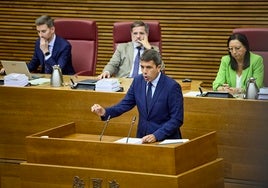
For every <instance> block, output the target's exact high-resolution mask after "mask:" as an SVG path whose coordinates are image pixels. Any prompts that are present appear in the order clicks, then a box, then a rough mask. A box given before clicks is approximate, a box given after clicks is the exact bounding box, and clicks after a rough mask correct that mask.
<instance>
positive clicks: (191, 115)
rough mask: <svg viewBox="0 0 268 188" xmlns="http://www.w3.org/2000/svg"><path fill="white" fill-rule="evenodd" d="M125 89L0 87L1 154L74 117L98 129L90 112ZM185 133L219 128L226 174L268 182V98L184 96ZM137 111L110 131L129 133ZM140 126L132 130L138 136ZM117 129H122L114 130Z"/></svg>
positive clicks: (20, 153) (15, 155) (17, 153)
mask: <svg viewBox="0 0 268 188" xmlns="http://www.w3.org/2000/svg"><path fill="white" fill-rule="evenodd" d="M123 96H124V93H109V94H107V93H101V92H91V91H82V90H70V89H68V88H67V89H62V88H60V89H57V88H53V89H51V88H49V87H48V88H46V89H42V88H40V87H36V88H33V87H31V88H16V87H3V86H0V105H1V108H0V114H1V123H0V129H1V132H0V158H10V159H22V160H24V159H25V158H26V154H25V144H24V141H25V137H26V136H28V135H31V134H34V133H37V132H40V131H42V130H46V129H49V128H52V127H56V126H58V125H61V124H64V123H69V122H75V123H76V124H77V125H79V127H80V129H81V131H83V130H82V129H84V131H86V130H87V129H90V130H91V131H92V133H95V134H98V133H100V132H101V130H102V128H103V122H101V121H100V119H99V118H98V117H97V116H96V115H95V114H93V113H91V112H90V106H91V105H92V104H93V103H100V104H101V105H104V106H110V105H112V104H115V103H117V102H118V101H120V100H121V99H122V98H123ZM184 107H185V119H184V125H183V127H182V133H183V136H184V137H185V138H188V137H189V138H194V137H197V136H200V135H201V134H204V133H207V132H211V131H217V135H218V150H219V157H222V158H224V162H225V177H226V178H230V179H241V180H245V181H252V182H264V183H265V185H267V186H268V183H267V182H268V176H266V174H268V160H267V159H268V153H267V151H268V145H267V143H268V137H267V132H268V127H267V122H268V116H267V112H268V101H255V100H239V99H219V98H198V97H185V98H184ZM137 114H138V113H137V110H136V109H133V110H132V111H130V112H128V113H126V114H124V115H122V116H120V117H118V118H114V119H113V120H112V121H111V122H110V124H109V125H110V126H114V127H115V129H109V128H108V129H107V131H106V134H107V135H115V136H116V135H119V133H123V132H125V134H126V135H127V133H128V129H129V126H130V121H131V119H132V117H133V116H134V115H137ZM135 129H136V126H134V129H133V130H132V136H134V135H135V131H136V130H135ZM113 130H117V131H113Z"/></svg>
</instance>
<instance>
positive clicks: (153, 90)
mask: <svg viewBox="0 0 268 188" xmlns="http://www.w3.org/2000/svg"><path fill="white" fill-rule="evenodd" d="M160 76H161V72H159V74H158V76H157V77H156V78H155V79H154V80H153V81H151V83H152V98H153V96H154V92H155V88H156V86H157V84H158V81H159V79H160ZM147 90H148V83H147V86H146V93H147Z"/></svg>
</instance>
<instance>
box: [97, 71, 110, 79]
mask: <svg viewBox="0 0 268 188" xmlns="http://www.w3.org/2000/svg"><path fill="white" fill-rule="evenodd" d="M110 77H111V75H110V73H109V72H108V71H105V72H103V73H101V74H100V75H99V76H98V79H103V78H110Z"/></svg>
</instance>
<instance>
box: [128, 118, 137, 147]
mask: <svg viewBox="0 0 268 188" xmlns="http://www.w3.org/2000/svg"><path fill="white" fill-rule="evenodd" d="M135 121H136V116H134V117H133V118H132V121H131V125H130V129H129V131H128V135H127V140H126V143H128V139H129V137H130V133H131V130H132V127H133V125H134V123H135Z"/></svg>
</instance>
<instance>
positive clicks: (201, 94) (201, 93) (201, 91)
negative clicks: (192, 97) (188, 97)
mask: <svg viewBox="0 0 268 188" xmlns="http://www.w3.org/2000/svg"><path fill="white" fill-rule="evenodd" d="M198 89H199V91H200V95H197V96H201V97H203V90H202V88H201V87H199V88H198Z"/></svg>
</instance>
